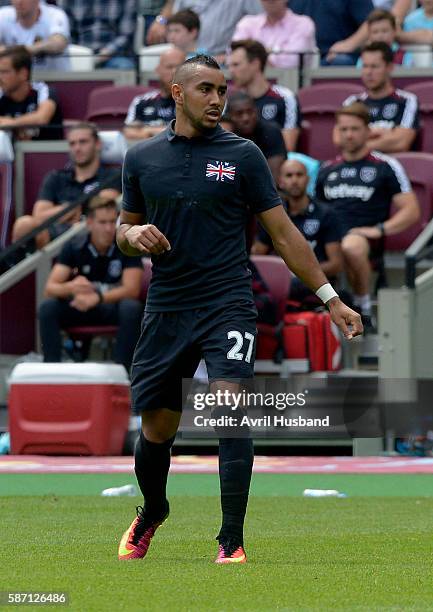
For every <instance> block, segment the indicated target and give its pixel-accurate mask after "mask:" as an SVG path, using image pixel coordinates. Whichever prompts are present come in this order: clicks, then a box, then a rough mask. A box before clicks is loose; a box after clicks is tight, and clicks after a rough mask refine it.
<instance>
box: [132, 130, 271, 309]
mask: <svg viewBox="0 0 433 612" xmlns="http://www.w3.org/2000/svg"><path fill="white" fill-rule="evenodd" d="M280 204H281V200H280V198H279V196H278V193H277V191H276V188H275V184H274V182H273V179H272V175H271V173H270V170H269V168H268V165H267V163H266V160H265V158H264V156H263V154H262V153H261V151H260V150H259V149H258V147H257V146H256V145H255V144H254V143H253V142H251V141H250V140H246V139H244V138H240V137H239V136H236V135H235V134H232V133H231V132H226V131H225V130H224V129H223V128H222V127H220V126H217V127H216V128H215V129H213V130H209V131H208V132H207V133H206V135H203V136H201V137H197V138H191V139H188V138H185V137H183V136H177V135H176V134H175V133H174V131H173V124H171V125H170V126H169V127H168V128H167V129H166V130H164V131H163V132H161V134H158V135H157V136H154V137H153V138H150V139H149V140H146V141H143V142H140V143H138V144H136V145H135V146H133V147H132V148H131V149H129V151H128V152H127V154H126V158H125V162H124V167H123V208H124V210H126V211H128V212H131V213H141V214H143V215H144V217H145V219H146V222H147V223H150V224H153V225H155V226H156V227H157V228H158V229H159V230H160V231H161V232H162V233H163V234H164V235H165V236H166V237H167V239H168V240H169V242H170V244H171V251H168V252H165V253H163V254H162V255H160V256H153V257H152V261H153V264H154V265H153V277H152V281H151V285H150V289H149V293H148V297H147V303H146V310H147V311H149V312H152V311H153V312H154V311H175V310H184V309H191V308H198V307H203V306H208V305H217V304H226V303H231V302H237V301H239V300H248V301H250V302H253V298H252V292H251V273H250V272H249V269H248V265H247V264H248V257H247V252H246V247H245V225H246V222H247V219H248V212H249V211H248V208H250V209H251V211H252V212H254V213H258V212H262V211H265V210H268V209H270V208H273V207H275V206H278V205H280Z"/></svg>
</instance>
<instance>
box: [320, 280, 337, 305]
mask: <svg viewBox="0 0 433 612" xmlns="http://www.w3.org/2000/svg"><path fill="white" fill-rule="evenodd" d="M316 295H317V297H318V298H319V300H322V302H323V303H324V304H326V302H329V300H331V299H332V298H334V297H338V293H336V292H335V291H334V288H333V286H332V285H331V283H326V284H325V285H322V286H321V287H319V288H318V290H317V291H316Z"/></svg>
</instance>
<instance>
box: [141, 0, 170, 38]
mask: <svg viewBox="0 0 433 612" xmlns="http://www.w3.org/2000/svg"><path fill="white" fill-rule="evenodd" d="M164 4H165V0H138V12H139V14H140V15H142V16H143V18H144V32H145V37H146V44H148V45H155V44H158V43H163V42H165V32H164V34H163V35H162V36H160V37H155V38H152V37H151V36H149V37H148V32H149V29H150V26H151V25H152V23H153V22H154V21H155V20H156V23H158V22H159V21H160V20H161V19H162V20H163V22H164V23H166V21H165V19H166V17H167V16H168V15H167V16H165V15H163V14H162V11H163V7H164Z"/></svg>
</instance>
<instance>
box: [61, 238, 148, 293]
mask: <svg viewBox="0 0 433 612" xmlns="http://www.w3.org/2000/svg"><path fill="white" fill-rule="evenodd" d="M57 262H58V263H60V264H63V265H64V266H68V267H69V268H71V270H72V274H73V276H74V277H75V276H78V275H80V276H85V277H86V278H87V279H88V280H89V281H90V282H91V283H93V285H94V286H95V288H97V289H99V290H100V291H107V290H108V289H112V288H113V287H116V286H117V285H120V283H121V280H122V274H123V270H124V269H125V268H142V267H143V266H142V263H141V259H139V258H138V257H127V256H126V255H124V254H123V253H121V252H120V250H119V248H118V246H117V244H116V243H115V242H113V244H112V245H111V246H110V248H109V249H108V251H107V253H106V254H105V255H101V254H100V253H98V251H97V250H96V249H95V247H94V246H93V244H92V243H91V242H90V234H86V235H85V236H78V237H77V238H73V239H72V240H70V241H69V242H67V243H66V244H65V246H64V247H63V249H62V250H61V252H60V255H59V257H58V259H57Z"/></svg>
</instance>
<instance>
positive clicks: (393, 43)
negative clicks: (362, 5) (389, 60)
mask: <svg viewBox="0 0 433 612" xmlns="http://www.w3.org/2000/svg"><path fill="white" fill-rule="evenodd" d="M367 28H368V39H367V44H370V43H373V42H384V43H386V44H387V45H389V46H390V47H391V49H392V52H393V54H394V58H393V62H394V64H404V65H405V66H410V64H411V61H410V57H409V56H408V54H406V53H405V52H404V51H403V49H401V48H400V46H399V44H398V42H397V21H396V18H395V17H394V15H393V14H392V13H391V12H390V11H386V10H384V9H375V10H374V11H372V12H371V13H370V15H369V16H368V18H367ZM357 66H358V67H359V68H360V67H361V66H362V59H361V58H359V60H358V63H357Z"/></svg>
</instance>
